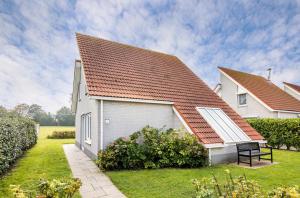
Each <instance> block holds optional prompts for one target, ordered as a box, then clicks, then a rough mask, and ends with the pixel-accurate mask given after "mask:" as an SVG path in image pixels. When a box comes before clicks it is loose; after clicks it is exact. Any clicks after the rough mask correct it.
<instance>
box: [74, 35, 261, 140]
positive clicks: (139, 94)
mask: <svg viewBox="0 0 300 198" xmlns="http://www.w3.org/2000/svg"><path fill="white" fill-rule="evenodd" d="M76 37H77V42H78V46H79V51H80V56H81V59H82V62H83V67H84V72H85V77H86V81H87V87H88V93H89V95H91V96H108V97H123V98H132V99H147V100H159V101H171V102H174V107H175V108H176V110H177V111H178V112H179V113H180V115H181V116H182V118H183V119H184V120H185V121H186V123H187V124H188V126H189V127H190V128H191V130H192V131H193V132H194V133H195V134H196V135H197V136H198V137H199V139H200V141H202V143H204V144H212V143H223V140H222V139H221V138H220V137H219V136H218V135H217V134H216V133H215V131H214V130H213V129H212V128H211V127H210V126H209V124H208V123H207V122H206V121H205V120H204V119H203V118H202V117H201V115H200V114H199V113H198V111H197V110H196V107H203V106H207V107H219V108H221V109H223V111H224V112H225V113H226V114H227V115H228V116H229V117H231V119H232V120H234V121H235V123H236V124H237V125H238V126H239V127H240V128H241V129H243V131H244V132H245V133H246V134H248V136H249V137H250V138H252V139H253V140H261V139H263V138H262V137H261V136H260V135H259V134H258V133H257V132H256V131H255V130H254V129H253V128H252V127H251V126H250V125H249V124H248V123H247V122H246V121H245V120H244V119H242V118H241V117H240V116H239V115H238V114H237V113H236V112H234V111H233V110H232V109H231V108H230V107H229V106H228V105H227V104H226V103H225V102H224V101H223V100H222V99H220V98H219V97H218V96H217V95H216V94H215V93H214V92H213V91H212V90H211V89H210V88H209V87H208V86H207V85H206V84H205V83H204V82H203V81H202V80H201V79H199V78H198V77H197V76H196V75H195V74H194V73H193V72H192V71H191V70H190V69H189V68H188V67H187V66H186V65H184V64H183V63H182V62H181V61H180V60H179V59H178V58H177V57H175V56H172V55H167V54H163V53H159V52H154V51H150V50H145V49H141V48H137V47H133V46H129V45H124V44H120V43H116V42H112V41H107V40H103V39H99V38H95V37H91V36H87V35H82V34H76Z"/></svg>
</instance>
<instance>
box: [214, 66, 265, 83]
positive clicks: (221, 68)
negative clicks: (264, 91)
mask: <svg viewBox="0 0 300 198" xmlns="http://www.w3.org/2000/svg"><path fill="white" fill-rule="evenodd" d="M218 68H219V69H220V70H222V71H224V69H225V70H226V69H227V70H231V71H233V72H237V73H242V74H247V75H251V76H255V77H259V78H263V79H264V80H266V81H269V80H268V79H266V78H265V77H263V76H261V75H258V74H251V73H247V72H243V71H239V70H235V69H231V68H228V67H222V66H218ZM224 72H225V71H224Z"/></svg>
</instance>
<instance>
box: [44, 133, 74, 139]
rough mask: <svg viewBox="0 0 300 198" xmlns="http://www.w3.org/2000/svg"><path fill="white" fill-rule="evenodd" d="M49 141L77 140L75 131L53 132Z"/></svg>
mask: <svg viewBox="0 0 300 198" xmlns="http://www.w3.org/2000/svg"><path fill="white" fill-rule="evenodd" d="M47 138H49V139H72V138H75V131H53V133H52V134H51V135H48V136H47Z"/></svg>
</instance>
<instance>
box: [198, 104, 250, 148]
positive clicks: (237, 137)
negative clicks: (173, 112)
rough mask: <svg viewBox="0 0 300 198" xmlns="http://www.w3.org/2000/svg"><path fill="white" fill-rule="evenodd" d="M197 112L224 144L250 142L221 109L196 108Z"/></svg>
mask: <svg viewBox="0 0 300 198" xmlns="http://www.w3.org/2000/svg"><path fill="white" fill-rule="evenodd" d="M197 110H198V111H199V113H200V114H201V116H202V117H203V118H204V119H205V120H206V122H207V123H208V124H209V125H210V126H211V127H212V128H213V129H214V131H215V132H216V133H217V134H218V135H219V136H220V137H221V138H222V139H223V140H224V143H235V142H243V141H250V138H249V137H248V136H247V135H246V134H245V133H244V132H243V130H242V129H240V128H239V127H238V126H237V125H236V124H235V123H234V122H233V120H231V119H230V118H229V117H228V116H227V115H226V114H225V113H224V111H223V110H222V109H220V108H208V107H198V108H197Z"/></svg>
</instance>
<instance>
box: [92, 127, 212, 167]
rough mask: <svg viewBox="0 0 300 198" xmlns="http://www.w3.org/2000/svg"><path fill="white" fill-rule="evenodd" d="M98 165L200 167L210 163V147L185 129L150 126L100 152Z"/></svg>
mask: <svg viewBox="0 0 300 198" xmlns="http://www.w3.org/2000/svg"><path fill="white" fill-rule="evenodd" d="M97 164H98V166H99V167H100V169H103V170H114V169H142V168H165V167H201V166H205V165H206V164H207V150H206V149H205V148H204V147H203V146H202V145H201V144H199V142H198V140H197V138H196V137H195V136H194V135H191V134H189V133H187V132H185V131H183V130H173V129H169V130H167V131H163V130H159V129H156V128H152V127H149V126H147V127H144V128H143V129H142V130H140V131H138V132H135V133H133V134H132V135H131V136H130V137H129V138H119V139H117V140H116V141H115V142H113V143H112V144H110V145H108V146H107V148H106V150H104V151H99V153H98V160H97Z"/></svg>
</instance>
